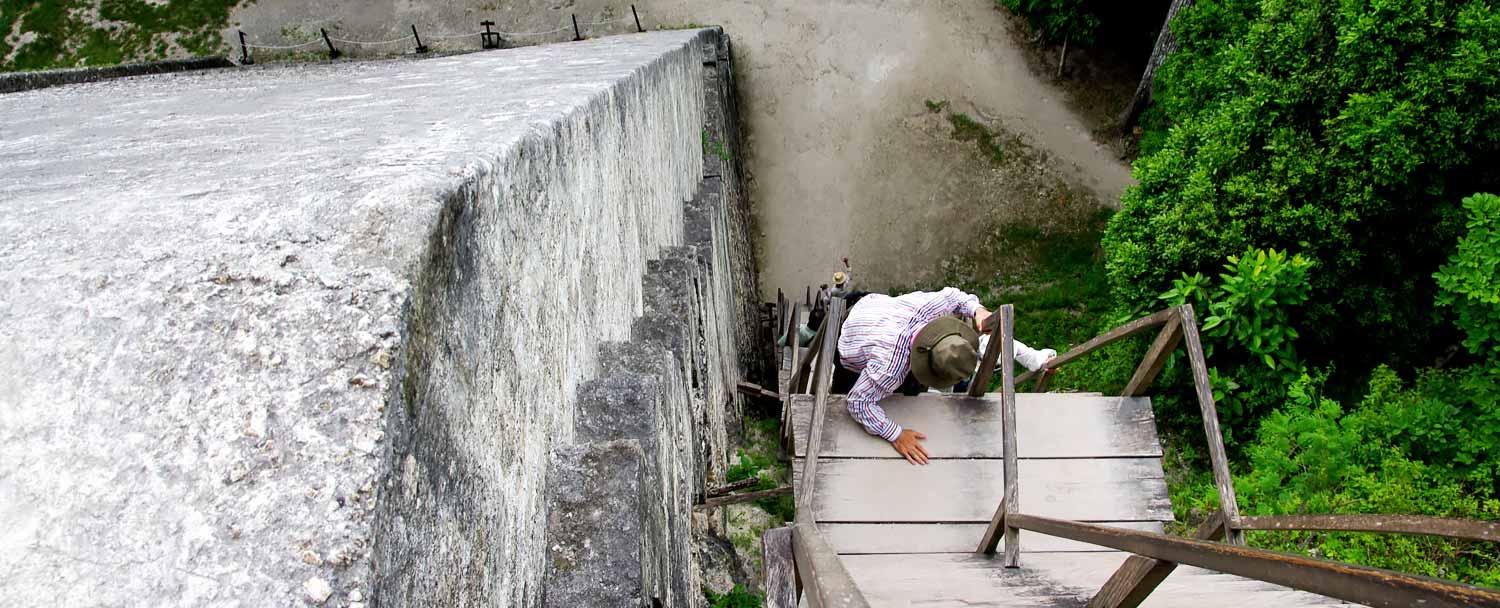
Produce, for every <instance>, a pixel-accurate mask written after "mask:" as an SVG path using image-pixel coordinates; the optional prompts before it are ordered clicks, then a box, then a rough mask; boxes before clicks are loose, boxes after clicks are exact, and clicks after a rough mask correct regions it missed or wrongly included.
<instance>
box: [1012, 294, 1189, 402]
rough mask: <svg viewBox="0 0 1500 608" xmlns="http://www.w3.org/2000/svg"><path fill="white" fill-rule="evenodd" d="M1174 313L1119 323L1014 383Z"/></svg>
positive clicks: (1165, 320) (1132, 333) (1156, 323)
mask: <svg viewBox="0 0 1500 608" xmlns="http://www.w3.org/2000/svg"><path fill="white" fill-rule="evenodd" d="M1175 314H1177V310H1176V309H1172V308H1168V309H1166V310H1160V311H1157V312H1155V313H1152V314H1150V315H1147V316H1144V317H1141V318H1139V319H1136V320H1134V321H1131V322H1129V323H1126V324H1124V325H1121V326H1119V327H1116V328H1114V329H1111V330H1109V331H1107V332H1104V333H1102V334H1099V335H1098V336H1096V337H1094V339H1092V340H1089V341H1088V342H1084V343H1083V344H1080V345H1078V346H1075V347H1073V348H1071V349H1069V350H1068V352H1065V353H1063V354H1061V355H1058V356H1056V357H1053V358H1052V360H1051V361H1048V362H1047V365H1046V366H1045V367H1043V368H1042V369H1040V370H1037V371H1034V372H1026V373H1024V374H1021V377H1019V378H1016V383H1017V384H1020V383H1024V382H1026V381H1027V380H1030V379H1031V377H1032V376H1035V375H1036V374H1038V373H1040V372H1042V371H1044V370H1048V369H1057V368H1059V367H1062V366H1064V365H1066V364H1068V363H1069V362H1071V361H1073V360H1075V359H1077V358H1079V357H1082V356H1084V355H1087V354H1089V353H1091V352H1094V351H1096V350H1099V349H1101V348H1104V347H1106V346H1109V345H1110V344H1114V343H1115V342H1119V341H1120V340H1124V339H1125V338H1129V337H1131V336H1134V335H1136V334H1138V333H1141V332H1143V331H1146V330H1148V329H1151V328H1153V327H1156V326H1158V325H1161V324H1163V323H1166V322H1167V320H1168V319H1170V318H1172V316H1173V315H1175Z"/></svg>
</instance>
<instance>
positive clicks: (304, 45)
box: [240, 6, 634, 52]
mask: <svg viewBox="0 0 1500 608" xmlns="http://www.w3.org/2000/svg"><path fill="white" fill-rule="evenodd" d="M633 8H634V7H633V6H632V9H633ZM633 18H634V17H633V16H632V15H627V16H623V17H617V18H614V19H601V20H599V21H594V22H593V23H589V24H588V25H590V26H597V25H610V24H615V23H627V22H630V21H631V20H632V19H633ZM487 25H488V24H487ZM573 27H574V26H572V25H564V26H562V27H559V28H556V29H550V30H546V31H542V32H499V31H493V32H489V33H490V34H499V35H501V36H506V37H510V38H519V37H528V36H549V35H552V34H557V33H561V32H566V31H570V30H572V29H573ZM484 34H485V32H466V33H461V34H446V35H442V36H427V37H425V40H426V41H427V42H428V43H434V42H443V41H447V40H455V39H458V38H468V37H471V36H482V35H484ZM240 36H241V38H240V40H241V42H240V44H241V45H242V46H244V47H245V48H250V49H261V50H267V51H291V50H296V49H301V48H307V47H312V46H320V45H322V44H324V41H322V40H312V41H308V42H303V43H299V44H288V45H276V44H253V43H250V42H245V41H244V34H243V33H241V34H240ZM416 38H417V37H416V36H415V35H407V36H402V37H400V38H392V39H390V40H378V41H365V40H350V39H347V38H334V37H332V36H330V37H328V40H331V41H333V42H337V43H340V44H350V45H356V46H381V45H386V44H396V43H399V42H406V41H408V40H413V39H416ZM424 48H425V47H424ZM419 52H420V50H419Z"/></svg>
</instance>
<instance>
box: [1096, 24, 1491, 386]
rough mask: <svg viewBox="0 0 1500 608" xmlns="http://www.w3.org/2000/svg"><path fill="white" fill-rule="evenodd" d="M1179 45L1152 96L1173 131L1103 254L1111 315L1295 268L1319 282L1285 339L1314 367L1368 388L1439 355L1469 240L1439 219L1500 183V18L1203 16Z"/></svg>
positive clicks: (1140, 169) (1182, 30)
mask: <svg viewBox="0 0 1500 608" xmlns="http://www.w3.org/2000/svg"><path fill="white" fill-rule="evenodd" d="M1173 31H1174V33H1175V34H1176V35H1177V38H1178V41H1179V43H1180V45H1181V50H1179V51H1178V52H1177V53H1175V54H1174V55H1172V56H1171V57H1170V58H1169V59H1168V61H1167V63H1166V64H1165V65H1164V66H1163V67H1162V69H1161V71H1160V72H1159V75H1158V80H1157V84H1156V90H1155V99H1156V100H1157V101H1156V103H1157V107H1156V109H1155V111H1157V112H1159V113H1160V114H1161V115H1162V117H1163V118H1164V120H1165V121H1166V122H1167V123H1168V124H1170V125H1171V126H1170V128H1169V130H1168V131H1167V133H1166V136H1165V138H1164V143H1163V144H1162V146H1161V147H1160V149H1157V150H1154V151H1148V152H1149V153H1147V154H1146V155H1144V156H1142V157H1141V158H1140V159H1139V160H1137V161H1136V163H1135V176H1136V178H1137V179H1138V181H1139V184H1138V185H1136V186H1133V187H1132V188H1130V189H1129V190H1127V192H1126V193H1125V195H1124V198H1123V201H1122V209H1121V211H1120V213H1118V214H1116V215H1115V217H1114V218H1113V220H1112V221H1111V223H1110V226H1109V229H1108V230H1107V232H1106V235H1105V238H1104V247H1105V250H1106V252H1107V256H1108V261H1107V267H1108V270H1109V275H1110V281H1111V285H1112V287H1113V288H1114V290H1115V292H1116V294H1117V296H1118V297H1120V298H1121V299H1122V300H1124V301H1125V302H1126V304H1127V305H1128V306H1130V307H1134V308H1137V309H1144V308H1146V307H1147V306H1149V305H1150V304H1151V303H1152V302H1153V300H1154V299H1155V298H1156V296H1157V294H1159V293H1161V292H1162V291H1163V290H1165V289H1167V288H1168V287H1169V285H1170V283H1171V280H1172V279H1173V278H1174V277H1179V276H1181V275H1183V274H1184V273H1187V274H1189V275H1192V274H1194V273H1201V272H1204V271H1207V270H1209V269H1211V267H1212V266H1213V265H1216V264H1217V263H1218V261H1219V260H1222V259H1224V258H1225V257H1226V256H1228V255H1231V254H1235V253H1238V252H1242V251H1245V250H1246V249H1248V248H1251V247H1255V248H1275V249H1296V250H1298V251H1300V252H1302V254H1303V255H1305V256H1306V257H1307V258H1308V259H1309V260H1311V261H1313V262H1314V263H1315V264H1316V265H1317V267H1318V272H1317V274H1316V276H1315V277H1313V278H1312V280H1311V285H1310V287H1311V289H1310V291H1309V300H1308V303H1307V306H1306V307H1305V309H1304V311H1303V312H1302V313H1299V314H1298V315H1295V317H1294V318H1293V319H1292V321H1291V325H1293V326H1296V327H1300V328H1303V329H1304V330H1305V333H1306V334H1307V336H1306V339H1305V340H1304V345H1303V346H1304V348H1303V351H1304V352H1303V354H1304V356H1312V357H1313V358H1315V359H1317V360H1321V361H1327V360H1331V359H1333V358H1334V357H1339V358H1341V359H1343V360H1344V361H1345V365H1344V366H1345V367H1347V368H1349V369H1351V370H1362V369H1368V367H1369V366H1372V365H1373V364H1374V363H1376V362H1378V361H1379V360H1381V359H1383V358H1384V357H1386V356H1388V355H1394V356H1397V357H1400V356H1402V355H1403V353H1402V352H1392V351H1390V350H1389V349H1386V348H1380V347H1382V346H1385V345H1388V344H1391V343H1395V341H1396V340H1398V339H1399V340H1403V341H1408V342H1409V341H1411V340H1413V339H1416V340H1418V341H1420V340H1422V339H1425V338H1426V337H1427V336H1429V335H1432V333H1433V331H1432V330H1433V328H1434V327H1436V324H1435V323H1434V322H1433V317H1432V315H1431V311H1430V305H1431V302H1432V297H1433V296H1434V294H1435V293H1436V286H1435V284H1434V283H1433V281H1432V279H1431V277H1432V273H1433V272H1434V271H1435V270H1436V269H1437V267H1438V265H1439V263H1440V262H1441V261H1442V259H1443V256H1444V254H1445V253H1446V251H1445V250H1446V249H1447V248H1448V246H1449V245H1448V244H1449V243H1452V242H1453V239H1454V238H1456V237H1457V233H1458V228H1459V225H1460V222H1458V221H1457V218H1458V216H1457V213H1456V207H1455V205H1453V204H1452V203H1448V202H1444V201H1455V200H1457V194H1460V193H1469V192H1473V191H1475V190H1477V189H1481V188H1482V186H1483V185H1493V184H1496V183H1500V169H1497V168H1500V163H1497V162H1496V160H1497V158H1496V157H1497V151H1500V103H1497V102H1496V101H1495V100H1496V99H1500V71H1497V70H1494V69H1493V67H1492V66H1494V65H1496V64H1497V63H1500V12H1497V10H1496V9H1494V8H1492V7H1491V5H1489V4H1487V3H1477V2H1457V1H1453V0H1392V1H1389V2H1378V3H1377V2H1370V1H1358V0H1356V1H1351V2H1339V3H1335V2H1322V1H1318V0H1265V1H1259V0H1257V1H1252V0H1201V1H1199V2H1197V3H1195V4H1194V5H1193V6H1192V7H1190V8H1188V9H1185V10H1184V11H1182V12H1181V13H1180V14H1179V16H1178V18H1177V19H1176V20H1174V22H1173ZM1434 201H1437V202H1434ZM1440 338H1441V336H1434V339H1440ZM1421 350H1422V349H1421V348H1420V345H1413V348H1412V349H1411V352H1421ZM1273 357H1274V355H1273ZM1351 360H1353V361H1351ZM1351 362H1352V363H1354V364H1353V365H1348V363H1351Z"/></svg>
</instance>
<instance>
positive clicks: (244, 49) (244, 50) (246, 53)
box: [239, 30, 255, 65]
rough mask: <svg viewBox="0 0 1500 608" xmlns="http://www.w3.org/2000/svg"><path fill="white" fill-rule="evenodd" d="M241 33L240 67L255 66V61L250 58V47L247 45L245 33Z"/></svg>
mask: <svg viewBox="0 0 1500 608" xmlns="http://www.w3.org/2000/svg"><path fill="white" fill-rule="evenodd" d="M239 32H240V65H254V64H255V59H254V58H252V57H250V45H247V44H245V31H244V30H239Z"/></svg>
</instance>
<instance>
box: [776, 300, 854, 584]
mask: <svg viewBox="0 0 1500 608" xmlns="http://www.w3.org/2000/svg"><path fill="white" fill-rule="evenodd" d="M843 317H844V300H843V299H841V298H833V299H832V301H831V302H830V304H829V306H828V314H827V315H826V316H824V317H823V327H822V328H821V329H819V330H818V336H819V338H818V339H816V340H815V343H816V344H818V345H819V347H818V348H817V350H811V349H810V350H808V354H812V353H814V352H816V353H817V366H816V368H815V369H816V372H815V373H814V375H813V378H812V385H813V387H814V395H815V397H814V401H813V412H812V424H811V425H810V426H811V428H809V429H808V432H807V445H808V449H807V456H806V457H805V458H804V459H803V461H802V486H801V487H800V488H798V489H799V490H800V491H799V492H798V496H797V514H796V516H795V519H794V520H793V524H792V556H793V561H794V562H795V563H796V568H797V574H798V577H797V578H798V579H799V580H800V581H801V583H802V586H803V590H804V593H803V597H804V598H806V599H807V605H808V606H811V607H812V608H823V607H830V608H832V607H837V608H861V607H868V606H869V603H868V602H866V601H865V596H864V595H863V594H861V593H860V591H859V588H858V587H856V586H855V585H854V579H853V578H852V577H850V576H849V571H848V570H847V569H845V568H844V562H843V560H841V559H839V556H838V553H835V552H834V550H833V548H832V547H831V546H829V544H828V540H827V539H826V538H824V536H823V533H822V532H821V531H820V530H819V529H818V523H817V517H816V516H815V513H814V509H815V508H816V506H815V502H814V500H813V498H814V495H815V491H816V489H817V483H818V460H819V458H818V456H819V452H821V451H822V450H820V449H818V447H819V446H821V445H823V419H824V418H825V414H826V413H827V411H828V393H829V390H830V388H831V386H832V383H833V365H834V359H836V358H837V357H838V347H837V345H838V341H839V327H840V325H842V324H843ZM787 344H788V345H791V346H792V347H794V348H795V347H796V342H795V341H794V340H792V339H788V340H787ZM794 352H795V351H794ZM792 386H797V385H796V384H793V385H792ZM793 392H795V391H793ZM787 409H791V408H787ZM788 426H790V425H788Z"/></svg>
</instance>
